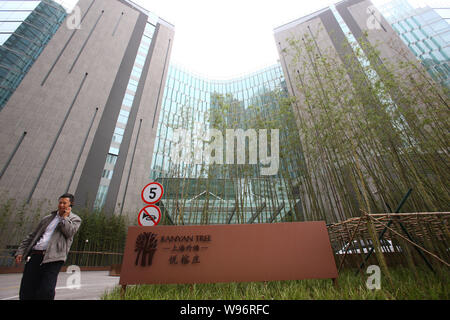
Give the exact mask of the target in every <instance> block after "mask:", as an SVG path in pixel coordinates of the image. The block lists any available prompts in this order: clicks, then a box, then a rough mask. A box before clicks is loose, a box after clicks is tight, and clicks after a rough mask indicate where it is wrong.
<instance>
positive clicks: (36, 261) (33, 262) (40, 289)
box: [19, 254, 64, 300]
mask: <svg viewBox="0 0 450 320" xmlns="http://www.w3.org/2000/svg"><path fill="white" fill-rule="evenodd" d="M43 259H44V255H43V254H32V255H31V259H30V261H28V262H27V263H26V264H25V270H24V271H23V276H22V282H21V283H20V293H19V297H20V300H54V299H55V287H56V281H57V280H58V274H59V271H60V270H61V267H62V265H63V264H64V261H56V262H49V263H45V264H42V265H41V263H42V260H43Z"/></svg>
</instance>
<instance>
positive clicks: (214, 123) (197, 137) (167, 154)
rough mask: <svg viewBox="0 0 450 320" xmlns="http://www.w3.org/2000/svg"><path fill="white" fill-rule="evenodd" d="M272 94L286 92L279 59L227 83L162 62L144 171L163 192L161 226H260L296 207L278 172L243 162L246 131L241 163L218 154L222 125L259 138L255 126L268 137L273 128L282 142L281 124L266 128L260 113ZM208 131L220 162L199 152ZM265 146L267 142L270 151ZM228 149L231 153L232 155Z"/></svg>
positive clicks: (270, 107) (271, 104)
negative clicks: (165, 67)
mask: <svg viewBox="0 0 450 320" xmlns="http://www.w3.org/2000/svg"><path fill="white" fill-rule="evenodd" d="M280 96H281V97H286V96H287V90H286V85H285V80H284V76H283V72H282V69H281V66H280V65H279V64H276V65H274V66H270V67H267V68H265V69H263V70H260V71H258V72H255V73H252V74H248V75H245V76H242V77H239V78H236V79H232V80H227V81H216V80H210V79H207V78H204V77H201V76H196V75H193V74H191V73H189V72H187V71H185V70H183V69H182V68H179V67H176V66H173V65H171V66H170V67H169V71H168V77H167V82H166V87H165V92H164V97H163V102H162V109H161V112H160V116H159V125H158V131H157V137H156V140H155V145H154V152H153V158H152V159H153V160H152V166H151V168H150V180H152V181H159V182H161V183H162V184H163V186H164V189H165V193H164V200H163V201H161V202H160V204H159V205H160V207H161V208H162V209H163V217H164V218H165V219H167V220H168V221H166V223H169V224H223V223H247V222H259V223H264V222H273V221H283V220H286V219H289V218H288V216H289V215H292V214H293V213H295V212H296V209H295V207H296V203H297V202H298V200H296V199H294V198H295V197H294V196H293V192H292V188H291V187H288V185H287V184H286V181H285V180H284V179H283V178H282V175H281V174H280V172H281V170H280V171H278V172H279V173H278V174H275V175H267V176H265V175H262V174H261V167H262V165H261V163H250V151H249V148H250V144H252V143H255V141H256V140H257V139H255V140H254V141H253V142H252V140H251V139H250V134H249V135H248V136H247V139H246V140H244V141H246V142H245V151H244V152H245V155H246V157H245V158H246V159H247V158H248V161H245V163H244V164H240V163H239V162H232V163H228V158H227V157H228V154H227V155H225V153H226V149H227V148H226V139H225V136H226V133H225V132H227V129H228V130H230V129H231V130H234V132H236V131H237V130H239V129H241V130H242V131H241V133H242V132H244V133H249V132H250V131H253V132H254V133H255V136H257V137H258V138H259V139H260V138H261V136H258V133H259V134H261V130H262V129H263V130H264V129H265V130H267V135H268V136H270V135H271V134H272V133H273V131H274V129H276V130H277V131H279V139H280V140H281V142H280V143H279V144H280V146H281V147H282V145H283V141H284V140H283V137H284V136H285V135H286V132H285V130H284V129H286V128H275V127H267V123H268V122H267V120H270V119H268V118H269V117H272V116H273V115H274V114H277V110H279V105H278V103H279V101H280V100H279V98H280ZM258 119H264V123H265V124H264V125H261V124H260V125H258V121H257V120H258ZM211 129H214V130H216V132H219V133H222V134H223V142H224V143H223V144H222V146H223V148H221V149H222V151H223V153H224V155H223V157H224V158H223V159H224V162H223V163H220V164H217V163H211V161H208V160H207V159H205V158H204V157H202V156H201V155H204V150H205V148H206V146H207V145H208V143H210V142H211V140H209V141H206V140H208V138H206V140H205V137H206V136H207V133H208V131H209V130H211ZM264 133H265V132H264ZM295 133H297V130H295ZM271 137H272V138H270V139H272V140H273V139H274V138H273V136H271ZM180 139H181V140H184V142H186V140H188V147H187V148H188V149H190V150H189V151H188V153H189V154H190V155H191V156H192V157H191V158H190V159H188V160H187V161H181V162H180V161H179V159H178V155H179V154H178V152H179V149H180V148H179V145H178V144H179V143H180ZM216 139H217V137H216ZM244 139H245V138H244ZM216 141H217V140H216ZM233 144H234V139H233ZM219 146H220V144H219ZM273 146H274V144H273V143H272V144H271V147H270V148H272V149H271V152H272V155H273V154H274V151H275V150H274V149H273V148H274V147H273ZM259 147H261V140H259ZM233 148H234V146H233ZM174 149H176V151H174ZM181 149H182V148H181ZM219 149H220V148H219ZM236 150H238V151H236ZM236 150H235V151H234V154H232V156H233V158H234V156H236V158H237V156H238V154H237V153H238V152H240V151H239V149H236ZM184 151H186V150H184ZM181 152H183V150H181ZM215 152H218V150H216V151H215ZM175 158H177V159H175ZM219 159H220V157H219ZM184 160H186V158H185V159H184ZM189 160H190V161H189ZM283 165H284V164H283V163H281V164H280V167H281V166H283ZM290 219H292V218H290Z"/></svg>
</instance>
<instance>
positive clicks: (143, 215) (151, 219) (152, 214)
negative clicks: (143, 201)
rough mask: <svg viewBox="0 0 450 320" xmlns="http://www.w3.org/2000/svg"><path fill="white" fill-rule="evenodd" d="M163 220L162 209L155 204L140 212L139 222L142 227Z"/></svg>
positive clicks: (154, 224)
mask: <svg viewBox="0 0 450 320" xmlns="http://www.w3.org/2000/svg"><path fill="white" fill-rule="evenodd" d="M160 221H161V210H160V209H159V208H158V207H157V206H154V205H149V206H146V207H145V208H143V209H142V210H141V211H140V212H139V216H138V223H139V225H140V226H141V227H153V226H156V225H158V223H159V222H160Z"/></svg>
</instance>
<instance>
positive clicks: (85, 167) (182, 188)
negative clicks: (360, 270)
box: [0, 0, 445, 224]
mask: <svg viewBox="0 0 450 320" xmlns="http://www.w3.org/2000/svg"><path fill="white" fill-rule="evenodd" d="M27 2H32V1H27ZM1 3H3V2H1ZM28 4H29V3H28ZM44 6H48V7H51V8H56V7H55V6H54V4H53V3H51V2H50V1H49V0H45V1H42V2H40V3H39V4H38V5H37V7H34V8H33V9H30V10H31V13H29V15H28V16H27V17H22V19H24V20H23V23H22V24H21V25H20V26H19V27H18V28H17V30H22V28H25V29H26V30H34V29H32V28H31V27H30V22H29V19H31V18H32V17H34V16H36V17H41V16H42V13H41V11H40V10H43V9H42V7H44ZM30 8H31V7H30ZM0 10H1V9H0ZM30 10H29V11H30ZM49 10H50V9H49ZM52 10H53V9H52ZM49 12H50V11H49ZM30 17H31V18H30ZM58 17H59V18H58V19H57V18H55V19H53V20H51V19H46V23H47V24H48V25H51V26H52V27H49V28H48V30H49V32H48V34H47V36H46V41H47V43H46V45H42V46H41V47H39V48H35V47H24V46H20V45H19V47H20V50H23V52H24V53H25V55H29V56H30V59H29V60H27V61H29V62H27V63H26V64H28V69H27V68H24V69H23V70H22V71H20V73H21V76H20V77H21V78H23V79H21V81H19V80H17V81H16V80H15V78H14V79H13V78H12V76H8V77H10V78H11V79H12V80H11V83H12V82H14V81H16V82H14V85H16V88H14V87H13V85H12V84H11V86H10V89H11V90H10V91H9V92H11V93H12V95H11V96H10V97H9V99H8V97H6V98H5V101H6V100H7V102H6V103H5V105H4V107H3V109H1V110H0V143H1V145H2V148H1V149H0V170H1V171H0V195H1V196H2V197H3V198H4V197H10V198H11V197H13V198H16V199H17V200H18V201H19V202H21V201H23V202H26V203H32V204H36V203H37V204H41V202H42V201H46V200H52V201H53V200H54V199H55V198H57V197H58V196H60V195H61V194H62V193H64V192H66V191H67V192H71V193H74V194H75V196H76V201H77V203H76V204H77V205H78V206H79V207H87V208H88V209H97V210H105V211H106V212H108V213H115V214H120V215H127V216H129V217H130V218H131V221H135V218H136V215H137V214H138V212H139V210H140V209H141V208H142V206H143V203H142V201H141V197H140V196H141V190H142V188H143V187H144V186H145V185H147V184H148V183H149V182H150V181H159V182H161V183H162V184H163V186H164V188H165V194H164V198H163V199H162V201H160V203H159V206H160V207H161V208H162V211H163V219H165V222H167V223H172V224H216V223H266V222H269V223H270V222H280V221H299V220H326V221H327V222H335V221H339V220H344V219H345V218H347V217H348V215H349V214H352V215H358V216H359V215H360V212H359V209H360V207H359V205H360V204H361V203H362V202H361V198H362V196H361V193H360V190H361V189H364V188H366V189H367V191H368V193H369V194H370V196H371V198H370V201H372V202H373V203H375V205H374V207H375V206H378V205H379V204H380V203H381V204H382V206H384V203H385V200H386V201H388V200H392V199H393V200H392V201H395V200H396V198H395V197H396V196H397V193H395V195H394V192H390V193H389V192H388V193H387V194H386V191H385V190H383V188H381V187H380V185H379V182H380V181H379V180H380V179H385V180H389V181H390V182H392V183H391V184H392V185H394V186H395V187H396V188H397V189H395V192H397V191H398V192H401V191H403V189H402V187H404V186H403V185H400V186H399V185H397V184H396V181H391V180H390V179H392V178H391V176H392V177H396V178H398V177H399V176H401V174H399V170H398V169H395V170H397V171H395V170H392V171H391V168H390V167H389V166H393V164H392V163H393V161H391V160H392V159H391V158H389V157H385V158H383V159H382V160H380V161H379V163H377V165H378V167H376V166H375V165H374V166H372V163H371V162H370V161H368V162H366V163H364V164H365V168H366V169H365V171H364V172H360V174H361V176H363V175H364V174H366V175H369V176H370V177H369V179H368V180H367V183H365V182H364V181H362V182H359V183H360V185H358V183H357V181H356V180H357V179H360V176H355V172H356V171H357V170H359V169H360V164H359V162H357V163H356V165H355V163H350V162H345V161H343V156H342V155H341V154H337V153H335V149H338V148H340V147H343V148H345V147H346V146H347V145H348V142H349V141H351V138H352V137H350V138H349V139H347V140H342V139H343V136H344V137H345V135H343V136H333V134H329V136H327V137H324V139H325V138H326V139H331V142H330V141H327V144H328V145H325V144H323V145H322V144H321V143H322V141H320V142H321V143H311V141H313V142H314V141H316V142H317V141H319V140H315V139H317V137H322V136H324V135H325V134H324V132H328V131H327V129H329V127H332V126H333V125H334V123H333V122H330V123H327V127H324V126H317V127H314V132H312V131H311V133H310V135H309V136H308V135H306V134H305V131H304V130H303V129H305V128H306V127H307V126H308V122H311V121H310V120H314V119H313V118H314V117H315V116H316V115H318V116H319V117H321V116H322V114H319V110H320V108H323V106H324V105H325V103H323V101H324V100H323V99H322V98H325V99H328V98H329V97H331V98H333V99H338V100H339V99H341V98H345V99H348V100H347V102H348V103H347V104H346V105H345V109H346V110H348V109H351V108H353V107H354V106H353V104H356V103H355V102H354V101H358V103H360V102H362V103H361V104H362V105H363V106H364V108H362V107H361V108H359V105H358V106H357V107H358V108H359V109H358V108H356V109H355V112H356V113H357V114H359V113H358V112H361V115H362V117H361V118H362V119H364V116H365V115H366V114H365V113H364V112H367V111H373V110H375V111H378V110H381V106H387V107H386V113H387V114H389V115H392V114H396V112H397V111H398V109H396V104H397V103H398V101H400V102H401V103H403V102H402V101H404V100H401V99H403V98H404V97H402V96H401V95H400V94H399V93H401V92H402V91H401V90H391V89H389V90H384V88H385V86H384V85H383V82H382V81H380V78H381V75H380V74H379V73H377V71H376V70H378V71H380V70H381V69H382V68H383V67H384V66H385V65H387V63H388V62H393V63H397V62H399V61H403V59H406V60H407V61H411V62H412V63H415V64H417V65H418V66H420V64H419V63H416V62H417V60H416V58H415V56H414V55H413V53H412V52H411V51H410V50H409V49H408V47H407V46H406V45H405V44H404V43H403V42H402V41H401V40H400V38H399V37H398V35H397V33H396V32H395V31H394V29H393V28H392V27H391V26H390V24H389V23H388V22H387V20H386V19H385V18H384V17H383V16H382V15H380V14H379V12H378V11H377V10H376V8H375V7H374V6H373V5H372V3H371V2H370V1H366V0H346V1H341V2H339V3H337V4H336V5H332V6H330V7H327V8H324V9H322V10H319V11H317V12H315V13H312V14H309V15H307V16H304V17H302V18H300V19H297V20H295V21H292V22H290V23H288V24H286V25H283V26H280V27H278V28H276V29H275V40H276V45H277V48H278V50H279V55H280V61H279V63H277V64H275V65H272V66H268V67H266V68H264V69H262V70H259V71H257V72H254V73H251V74H247V75H244V76H241V77H238V78H234V79H230V80H226V81H218V80H214V79H209V78H208V77H203V76H198V75H195V74H194V73H192V72H188V71H185V70H184V69H183V68H180V67H177V66H174V65H171V64H170V54H171V49H172V44H173V38H174V32H175V31H174V26H173V25H171V24H170V23H168V22H166V21H165V20H163V19H161V18H159V17H157V16H155V15H154V14H152V13H151V12H149V11H147V10H146V9H144V8H142V7H140V6H138V5H136V4H134V3H133V2H131V1H128V0H80V1H79V3H78V4H77V7H76V10H74V11H73V13H72V14H70V15H67V14H63V13H61V16H58ZM64 17H65V20H62V19H64ZM5 19H7V18H5ZM36 19H37V18H36ZM22 25H23V27H22ZM28 27H30V28H28ZM27 28H28V29H27ZM29 32H31V31H29ZM17 36H18V37H20V34H19V31H15V32H14V33H13V35H11V36H10V37H9V38H8V40H6V42H5V43H7V42H8V41H9V39H12V38H14V37H17ZM5 38H6V37H5ZM33 39H34V38H33ZM367 42H368V43H369V44H371V45H372V46H375V45H377V46H378V50H379V51H378V52H374V50H370V47H368V46H367V45H366V44H367ZM292 46H297V49H298V52H296V53H295V54H293V55H292V54H289V49H290V48H291V47H292ZM8 48H9V49H10V50H13V49H12V46H9V45H7V46H6V47H5V50H7V49H8ZM34 49H36V54H37V53H38V52H40V55H39V57H38V58H37V55H36V54H34V53H33V54H32V53H31V50H34ZM14 50H15V51H14V52H17V50H16V49H14ZM302 50H303V51H302ZM33 52H34V51H33ZM374 53H376V54H374ZM31 56H33V57H34V58H33V59H31ZM328 57H331V59H334V60H333V62H336V65H344V67H345V70H344V71H343V72H342V73H340V74H339V75H338V76H337V79H334V80H333V81H329V79H330V78H328V79H327V78H326V77H327V76H328V75H329V74H330V72H329V71H330V70H328V69H327V68H329V67H330V66H329V65H327V64H326V63H325V61H328V60H327V58H328ZM21 59H22V60H21ZM21 59H19V60H20V61H23V58H21ZM32 61H33V62H32ZM3 65H6V66H8V67H9V68H10V67H11V66H12V65H13V62H9V64H3V63H1V61H0V66H3ZM318 65H320V66H321V69H319V68H318V67H317V66H318ZM330 68H331V67H330ZM384 69H386V68H384ZM385 71H386V72H385ZM388 71H390V70H383V72H384V76H386V74H388ZM392 71H393V73H395V70H392ZM424 74H426V72H424ZM333 76H336V75H333ZM17 79H19V76H17ZM347 80H348V81H347ZM381 80H383V81H384V78H383V79H381ZM427 80H428V78H427ZM300 82H302V83H300ZM302 84H306V86H304V85H302ZM352 85H354V87H357V86H359V87H360V88H361V87H362V89H363V91H364V90H365V88H370V87H376V88H378V90H373V91H370V92H369V91H364V92H365V94H364V95H363V97H362V99H360V97H357V96H356V95H354V96H353V97H352V94H353V93H352V94H344V95H342V96H340V95H336V93H337V92H344V93H346V92H345V91H342V90H341V89H342V88H341V87H347V88H349V90H351V89H352ZM326 86H329V88H328V89H330V90H329V91H328V92H326V90H324V89H325V87H326ZM330 86H331V87H330ZM304 88H307V90H305V89H304ZM421 89H423V88H421ZM374 93H375V94H374ZM314 95H316V96H314ZM289 96H290V97H291V98H292V97H294V98H296V102H295V103H292V102H291V100H290V99H288V97H289ZM311 97H312V98H314V99H316V100H315V103H314V104H310V103H309V101H308V99H311ZM353 98H354V99H353ZM321 99H322V100H321ZM358 99H359V100H358ZM362 100H364V101H362ZM338 102H339V103H337V104H335V106H336V105H337V106H338V107H341V104H340V103H341V101H338ZM327 103H328V102H327ZM342 105H344V104H342ZM401 106H402V105H401ZM292 107H294V110H292ZM414 107H415V106H414ZM343 109H344V108H343ZM428 110H433V108H429V109H428ZM362 111H364V112H362ZM383 112H384V111H383ZM375 113H376V116H380V114H378V113H377V112H375ZM324 114H325V115H327V112H325V113H324ZM384 115H385V114H383V116H384ZM338 116H339V115H338V114H337V117H336V120H338ZM402 117H403V115H401V116H400V117H398V118H396V120H395V121H387V122H386V123H383V132H387V133H390V132H396V134H397V133H398V134H397V136H396V137H395V138H396V139H391V140H390V141H389V142H390V145H389V147H390V148H391V147H392V148H395V147H397V146H399V145H400V146H402V143H405V140H402V138H401V137H400V138H399V136H401V134H402V132H404V131H405V130H404V129H405V128H406V127H402V125H404V124H405V122H404V118H402ZM323 119H326V116H325V117H323ZM326 120H327V119H326ZM305 124H306V126H305ZM364 125H365V124H364ZM441 127H445V126H444V125H442V126H441ZM214 130H215V131H214ZM376 130H378V129H377V128H375V129H373V130H372V131H376ZM228 131H230V133H229V132H228ZM211 132H214V137H212V136H211V135H210V133H211ZM383 132H382V133H383ZM341 133H342V132H341ZM344 133H345V132H344ZM353 133H354V134H355V135H361V132H356V131H354V132H353ZM228 137H230V140H228ZM212 138H214V139H212ZM377 138H378V137H377ZM388 138H389V139H390V138H392V137H391V136H389V137H388ZM408 138H410V137H408ZM183 139H184V140H186V141H188V144H187V145H182V146H181V147H180V141H183ZM383 139H384V137H383ZM211 140H212V141H211ZM335 140H336V141H340V143H336V144H338V145H337V146H334V145H333V144H335ZM441 140H442V139H441ZM373 141H375V142H374V144H373V145H370V148H373V149H370V148H369V149H364V150H357V148H360V147H361V146H360V145H358V146H356V147H355V148H354V150H351V151H350V152H346V154H345V155H347V154H348V153H351V152H353V153H354V154H357V152H358V151H360V152H361V153H362V154H364V155H366V154H367V153H373V154H374V155H375V157H380V156H379V150H380V149H376V148H381V147H382V146H383V144H384V141H381V140H376V139H375V138H374V139H373ZM410 141H413V142H414V143H416V145H418V143H417V141H418V140H414V138H413V139H412V140H410ZM213 142H214V143H213ZM269 142H270V143H269ZM277 142H278V143H279V144H278V146H279V150H278V149H277V147H276V146H277ZM439 143H440V142H439V141H438V143H437V144H439ZM211 144H214V145H215V146H217V145H219V147H217V148H215V149H214V151H213V152H212V153H213V154H214V156H213V157H210V156H211V155H212V153H210V154H208V153H207V152H206V151H205V150H208V151H210V149H209V147H208V146H210V145H211ZM235 145H236V148H235ZM330 145H331V148H333V147H336V148H335V149H333V150H325V148H330ZM416 145H413V146H412V147H413V148H414V147H415V146H416ZM239 146H241V147H242V149H243V150H242V149H241V150H239V151H237V149H238V147H239ZM380 146H381V147H380ZM264 147H266V149H265V151H264V152H265V154H264V153H261V152H262V150H264ZM363 147H366V145H363ZM410 147H411V146H410ZM426 148H427V146H426V145H421V149H420V152H422V151H424V152H428V151H429V150H425V149H426ZM255 149H256V150H257V151H255ZM229 150H231V151H229ZM374 150H375V151H374ZM408 150H411V148H410V149H408ZM278 151H279V154H278V153H277V152H278ZM382 151H384V150H382ZM416 151H417V150H416ZM434 151H435V150H434ZM434 151H433V152H434ZM377 152H378V154H377ZM269 154H270V156H269ZM384 156H385V155H383V157H384ZM402 156H407V154H405V153H403V154H402ZM333 157H334V158H333ZM211 158H214V161H212V160H211ZM388 158H389V159H388ZM217 160H218V161H217ZM364 160H366V159H364ZM414 160H415V159H414ZM241 161H242V162H241ZM346 161H347V160H346ZM394 164H395V165H398V166H401V165H402V164H401V163H400V164H398V163H394ZM408 165H411V167H414V164H412V163H408ZM272 166H273V168H275V170H274V172H273V173H271V174H265V173H264V172H266V171H267V169H268V168H269V169H271V168H272ZM352 166H354V167H352ZM386 168H387V169H386ZM384 169H386V170H384ZM374 170H379V171H377V173H379V172H387V173H388V176H382V177H381V178H380V176H379V175H378V176H377V175H376V174H372V173H373V171H374ZM383 170H384V171H383ZM391 173H392V174H391ZM401 173H403V172H401ZM401 178H403V177H401ZM331 180H333V182H336V183H330V181H331ZM411 181H412V180H411ZM407 183H409V181H407ZM407 183H405V185H406V184H407ZM427 183H428V182H427ZM442 189H445V187H443V188H442ZM364 196H366V195H364ZM358 197H359V199H357V198H358ZM427 199H432V196H430V197H428V198H427ZM365 200H367V201H366V202H367V203H368V202H369V200H368V197H366V198H365ZM430 201H431V200H430ZM440 201H441V200H440ZM442 202H444V201H442ZM355 203H357V204H356V205H354V204H355ZM355 208H356V209H355ZM377 208H378V207H377ZM379 210H383V212H385V208H384V207H383V208H381V209H379ZM349 212H350V213H349Z"/></svg>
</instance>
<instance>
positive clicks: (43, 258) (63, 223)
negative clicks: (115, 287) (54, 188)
mask: <svg viewBox="0 0 450 320" xmlns="http://www.w3.org/2000/svg"><path fill="white" fill-rule="evenodd" d="M73 203H74V196H73V195H71V194H69V193H66V194H63V195H62V196H61V197H60V198H59V204H58V210H57V211H54V212H52V213H51V214H50V215H48V216H46V217H44V218H43V219H42V220H41V222H40V223H39V225H38V226H37V228H36V229H35V230H34V231H33V232H32V233H30V234H29V235H28V236H27V237H26V238H25V239H24V240H23V241H22V243H21V244H20V246H19V249H18V250H17V252H16V255H15V257H16V263H17V264H20V263H21V262H22V261H23V260H26V264H25V270H24V272H23V276H22V282H21V284H20V293H19V297H20V300H54V299H55V287H56V281H57V280H58V274H59V271H60V269H61V267H62V265H63V264H64V262H65V261H66V259H67V254H68V253H69V250H70V247H71V245H72V242H73V237H74V235H75V233H76V232H77V231H78V228H79V227H80V225H81V219H80V217H79V216H77V215H76V214H74V213H73V212H72V206H73ZM24 258H25V259H24Z"/></svg>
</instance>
